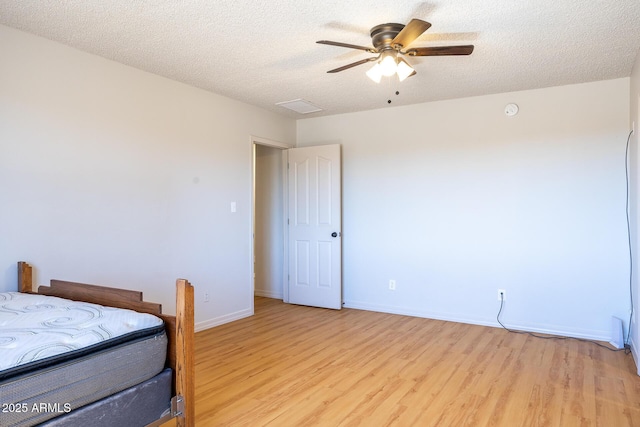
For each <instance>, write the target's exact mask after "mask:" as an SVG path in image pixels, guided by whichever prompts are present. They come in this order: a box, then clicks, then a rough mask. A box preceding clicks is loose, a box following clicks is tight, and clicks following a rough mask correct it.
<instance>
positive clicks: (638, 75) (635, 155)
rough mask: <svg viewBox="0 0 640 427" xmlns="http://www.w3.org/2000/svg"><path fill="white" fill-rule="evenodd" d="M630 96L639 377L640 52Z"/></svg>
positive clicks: (635, 339) (634, 340) (633, 331)
mask: <svg viewBox="0 0 640 427" xmlns="http://www.w3.org/2000/svg"><path fill="white" fill-rule="evenodd" d="M630 80H631V86H630V89H631V94H630V105H631V111H630V115H629V122H630V123H629V127H633V128H634V132H633V134H632V135H631V140H630V141H629V147H630V153H629V164H630V176H631V182H630V194H631V200H630V204H629V206H630V211H631V212H630V218H631V229H632V236H633V239H632V242H633V243H632V248H633V252H632V253H633V264H634V274H633V302H634V317H633V321H632V324H631V348H632V351H633V356H634V359H635V361H636V366H637V367H638V375H640V330H638V327H639V325H638V315H640V280H639V279H638V271H640V270H639V268H640V256H639V254H638V250H639V249H640V244H639V243H640V241H639V240H638V239H639V235H640V233H638V224H639V223H640V221H639V220H640V199H639V197H638V188H639V186H638V183H640V168H639V165H640V150H638V126H639V125H640V52H638V55H637V56H636V62H635V64H634V66H633V71H632V74H631V79H630Z"/></svg>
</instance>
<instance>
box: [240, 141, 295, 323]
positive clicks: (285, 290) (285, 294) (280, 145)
mask: <svg viewBox="0 0 640 427" xmlns="http://www.w3.org/2000/svg"><path fill="white" fill-rule="evenodd" d="M256 145H263V146H266V147H271V148H277V149H279V150H281V152H282V171H281V173H282V186H283V187H282V196H283V206H282V208H283V212H284V215H283V216H282V223H283V227H282V228H283V231H284V236H283V239H284V242H283V243H284V246H283V254H282V255H283V257H282V258H283V266H282V300H283V301H284V302H289V286H288V278H287V275H288V272H289V259H288V253H289V230H288V227H287V214H286V212H287V206H288V197H289V196H288V194H287V193H288V191H287V189H288V174H287V157H288V156H287V150H288V149H289V148H294V147H295V146H294V145H293V144H288V143H285V142H280V141H275V140H272V139H269V138H263V137H260V136H255V135H251V144H250V146H251V159H252V160H251V236H250V238H251V245H250V247H251V258H250V270H251V276H250V277H251V305H250V307H251V313H252V314H253V313H255V307H254V295H255V288H256V278H255V235H256V216H255V215H256Z"/></svg>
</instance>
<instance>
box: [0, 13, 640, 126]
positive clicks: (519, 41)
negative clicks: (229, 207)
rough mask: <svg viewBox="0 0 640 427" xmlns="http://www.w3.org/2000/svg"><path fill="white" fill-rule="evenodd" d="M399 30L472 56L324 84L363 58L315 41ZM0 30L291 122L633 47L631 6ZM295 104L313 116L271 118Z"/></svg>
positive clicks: (37, 22) (565, 77) (116, 21)
mask: <svg viewBox="0 0 640 427" xmlns="http://www.w3.org/2000/svg"><path fill="white" fill-rule="evenodd" d="M411 18H419V19H422V20H425V21H428V22H430V23H431V24H432V27H431V28H430V29H429V30H428V31H427V32H426V33H425V34H424V35H422V36H421V37H420V38H418V40H417V41H416V42H414V43H413V44H412V45H411V47H416V46H438V45H456V44H474V45H475V51H474V53H473V54H472V55H470V56H445V57H423V58H410V59H409V61H410V62H411V63H412V65H413V66H414V68H415V69H416V71H417V72H418V74H417V75H416V76H414V77H411V78H409V79H407V80H406V81H404V82H403V83H397V82H391V81H389V80H387V81H385V80H383V82H382V83H380V84H376V83H373V82H372V81H370V80H369V79H368V78H367V77H366V76H365V72H366V71H367V69H368V68H369V67H370V65H369V64H367V65H361V66H358V67H355V68H352V69H349V70H346V71H343V72H340V73H336V74H327V73H326V71H327V70H330V69H333V68H337V67H339V66H342V65H345V64H347V63H350V62H354V61H357V60H359V59H364V58H366V57H368V56H371V54H368V53H367V52H364V51H359V50H350V49H345V48H340V47H335V46H326V45H319V44H316V43H315V42H316V41H317V40H333V41H340V42H345V43H351V44H356V45H367V46H369V45H370V44H371V39H370V37H369V30H370V28H371V27H373V26H375V25H378V24H382V23H387V22H399V23H407V22H408V21H409V20H410V19H411ZM0 23H1V24H4V25H7V26H10V27H14V28H18V29H21V30H24V31H27V32H30V33H34V34H37V35H40V36H43V37H46V38H48V39H51V40H56V41H59V42H61V43H64V44H67V45H69V46H73V47H75V48H77V49H80V50H83V51H86V52H90V53H94V54H97V55H100V56H103V57H105V58H108V59H112V60H114V61H117V62H121V63H123V64H127V65H130V66H133V67H136V68H139V69H142V70H146V71H149V72H152V73H155V74H159V75H161V76H165V77H168V78H171V79H174V80H178V81H181V82H184V83H187V84H190V85H193V86H197V87H200V88H203V89H206V90H210V91H212V92H215V93H218V94H221V95H225V96H227V97H230V98H234V99H237V100H240V101H243V102H246V103H249V104H253V105H257V106H259V107H262V108H265V109H268V110H272V111H274V112H277V113H280V114H283V115H286V116H289V117H294V118H301V117H314V116H318V115H326V114H338V113H344V112H350V111H360V110H368V109H374V108H387V99H389V98H391V99H392V101H393V102H392V104H391V106H396V105H406V104H413V103H419V102H427V101H434V100H442V99H451V98H459V97H467V96H475V95H485V94H491V93H500V92H509V91H515V90H525V89H534V88H542V87H549V86H559V85H565V84H572V83H581V82H589V81H595V80H605V79H613V78H619V77H627V76H629V75H630V74H631V68H632V66H633V63H634V59H635V57H636V54H637V53H638V50H639V48H640V29H639V27H638V25H639V23H640V1H638V0H608V1H604V0H591V1H584V0H537V1H524V0H476V1H470V0H446V1H445V0H439V1H433V2H415V1H408V0H394V1H393V2H389V1H388V0H349V1H344V0H340V1H336V0H325V1H322V2H321V1H317V0H308V1H300V0H297V1H292V0H269V1H267V0H233V1H230V0H215V1H213V0H210V1H206V0H200V1H197V0H183V1H178V0H174V1H162V0H154V1H151V0H149V1H142V0H0ZM396 90H399V91H400V95H398V96H396V95H394V94H393V93H394V92H395V91H396ZM298 98H302V99H305V100H307V101H309V102H311V103H312V104H314V105H316V106H319V107H321V108H323V111H321V112H318V113H311V114H308V115H301V114H298V113H295V112H291V111H289V110H286V109H284V108H283V107H281V106H278V105H276V103H278V102H282V101H288V100H293V99H298Z"/></svg>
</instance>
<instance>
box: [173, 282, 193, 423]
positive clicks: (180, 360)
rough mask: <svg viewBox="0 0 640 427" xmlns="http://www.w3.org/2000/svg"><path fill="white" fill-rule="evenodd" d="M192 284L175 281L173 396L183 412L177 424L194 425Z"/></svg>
mask: <svg viewBox="0 0 640 427" xmlns="http://www.w3.org/2000/svg"><path fill="white" fill-rule="evenodd" d="M193 311H194V298H193V286H192V285H191V283H189V282H188V281H187V280H185V279H178V280H177V282H176V378H177V380H176V395H178V396H182V398H183V399H184V411H183V415H182V416H179V417H178V418H177V419H176V426H177V427H193V426H194V425H195V413H196V404H195V394H196V393H195V358H194V344H195V327H194V322H195V319H194V314H193Z"/></svg>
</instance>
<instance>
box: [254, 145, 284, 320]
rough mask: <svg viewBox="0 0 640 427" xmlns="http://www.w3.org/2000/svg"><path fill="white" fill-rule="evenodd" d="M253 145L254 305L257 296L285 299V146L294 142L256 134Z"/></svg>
mask: <svg viewBox="0 0 640 427" xmlns="http://www.w3.org/2000/svg"><path fill="white" fill-rule="evenodd" d="M252 145H253V265H252V268H253V295H252V298H251V299H252V305H253V298H254V297H255V296H261V297H267V298H276V299H280V300H285V301H286V286H285V283H286V275H287V273H286V271H287V269H286V266H287V260H286V256H285V236H286V215H285V212H286V185H285V183H286V168H285V165H286V161H285V155H286V152H285V150H286V149H288V148H291V146H289V145H287V144H284V143H279V142H276V141H271V140H266V139H263V138H256V137H253V138H252ZM254 309H255V307H254Z"/></svg>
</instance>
